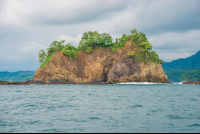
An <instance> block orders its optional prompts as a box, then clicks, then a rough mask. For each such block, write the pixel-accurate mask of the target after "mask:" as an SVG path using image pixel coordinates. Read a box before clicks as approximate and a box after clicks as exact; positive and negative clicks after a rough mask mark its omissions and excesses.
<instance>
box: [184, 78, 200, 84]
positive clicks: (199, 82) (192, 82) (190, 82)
mask: <svg viewBox="0 0 200 134" xmlns="http://www.w3.org/2000/svg"><path fill="white" fill-rule="evenodd" d="M183 84H193V85H196V84H197V85H200V79H199V80H198V81H196V82H195V81H187V82H184V83H183Z"/></svg>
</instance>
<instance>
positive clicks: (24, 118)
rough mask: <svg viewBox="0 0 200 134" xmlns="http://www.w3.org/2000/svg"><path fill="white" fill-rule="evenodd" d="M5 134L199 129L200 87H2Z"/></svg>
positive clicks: (0, 111)
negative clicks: (20, 133)
mask: <svg viewBox="0 0 200 134" xmlns="http://www.w3.org/2000/svg"><path fill="white" fill-rule="evenodd" d="M0 132H1V133H19V132H22V133H25V132H26V133H33V132H36V133H49V132H50V133H54V132H55V133H62V132H69V133H111V132H112V133H136V132H138V133H142V132H144V133H154V132H155V133H199V132H200V85H183V84H155V83H151V84H150V83H129V84H125V83H122V84H113V85H1V86H0Z"/></svg>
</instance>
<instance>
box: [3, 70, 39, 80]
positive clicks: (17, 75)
mask: <svg viewBox="0 0 200 134" xmlns="http://www.w3.org/2000/svg"><path fill="white" fill-rule="evenodd" d="M34 73H35V71H18V72H7V71H4V72H0V81H19V82H21V81H28V80H30V79H32V78H33V77H34Z"/></svg>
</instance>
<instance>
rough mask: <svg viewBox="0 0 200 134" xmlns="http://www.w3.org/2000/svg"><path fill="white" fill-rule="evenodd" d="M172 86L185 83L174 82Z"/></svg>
mask: <svg viewBox="0 0 200 134" xmlns="http://www.w3.org/2000/svg"><path fill="white" fill-rule="evenodd" d="M172 84H183V82H172Z"/></svg>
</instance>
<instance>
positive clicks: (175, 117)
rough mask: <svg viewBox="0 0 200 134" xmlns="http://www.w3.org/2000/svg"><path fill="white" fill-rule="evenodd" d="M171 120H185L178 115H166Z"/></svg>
mask: <svg viewBox="0 0 200 134" xmlns="http://www.w3.org/2000/svg"><path fill="white" fill-rule="evenodd" d="M167 116H168V117H169V118H171V119H185V117H180V116H178V115H167Z"/></svg>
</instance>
